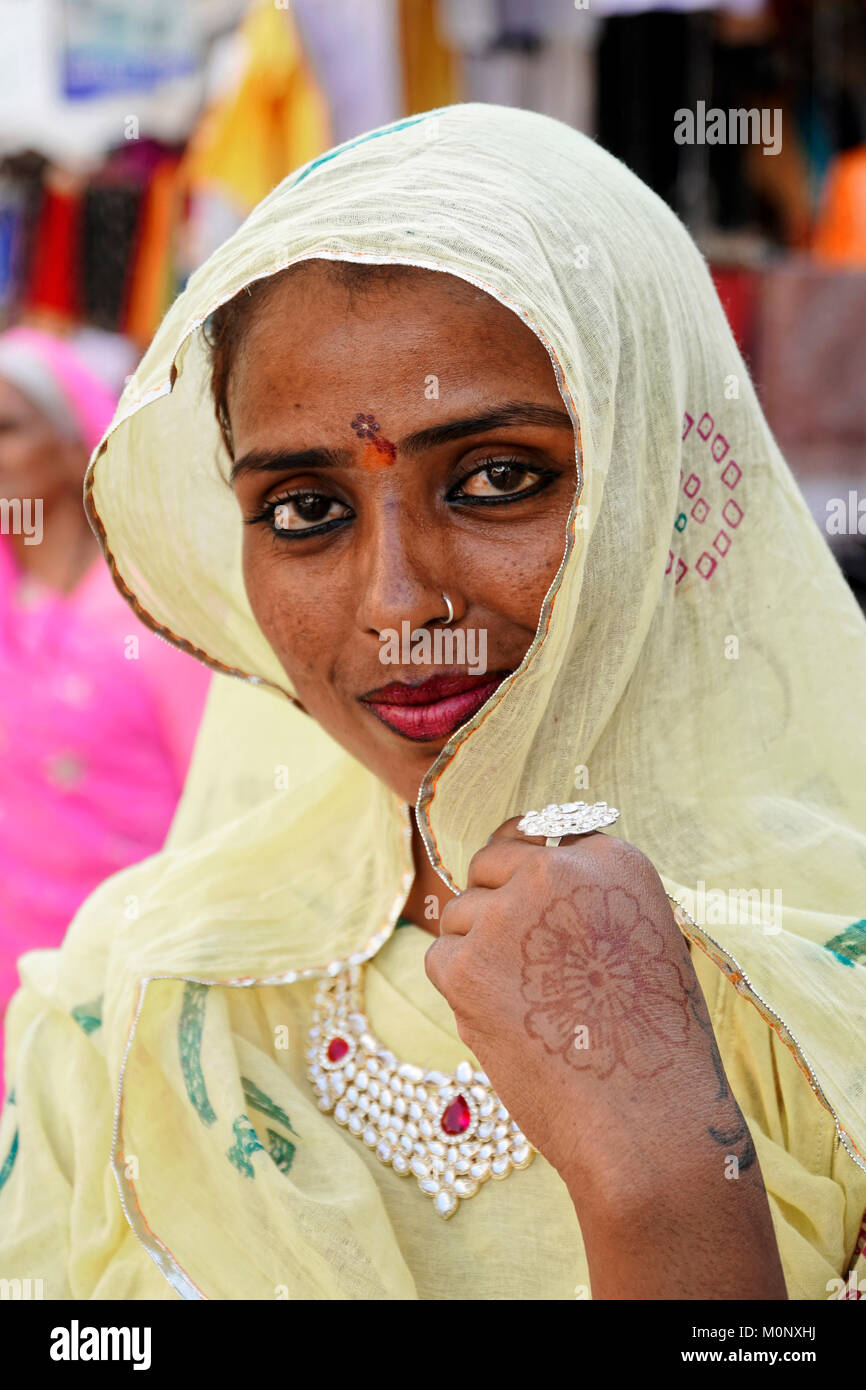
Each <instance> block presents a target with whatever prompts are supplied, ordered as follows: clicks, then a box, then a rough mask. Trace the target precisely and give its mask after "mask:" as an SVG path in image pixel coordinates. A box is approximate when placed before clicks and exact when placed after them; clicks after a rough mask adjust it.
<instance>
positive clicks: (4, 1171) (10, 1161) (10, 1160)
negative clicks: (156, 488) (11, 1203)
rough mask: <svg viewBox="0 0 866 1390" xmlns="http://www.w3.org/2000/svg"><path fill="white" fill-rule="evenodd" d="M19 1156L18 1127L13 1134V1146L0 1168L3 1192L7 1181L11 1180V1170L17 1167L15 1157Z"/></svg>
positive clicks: (0, 1186) (0, 1188)
mask: <svg viewBox="0 0 866 1390" xmlns="http://www.w3.org/2000/svg"><path fill="white" fill-rule="evenodd" d="M17 1156H18V1131H17V1129H16V1131H15V1133H14V1135H13V1136H12V1144H11V1147H10V1149H9V1152H8V1154H7V1155H6V1157H5V1158H4V1160H3V1167H2V1168H0V1192H2V1190H3V1188H4V1186H5V1185H6V1183H7V1182H8V1181H9V1176H10V1174H11V1172H12V1169H13V1168H14V1167H15V1159H16V1158H17Z"/></svg>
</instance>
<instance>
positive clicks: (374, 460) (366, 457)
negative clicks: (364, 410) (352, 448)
mask: <svg viewBox="0 0 866 1390" xmlns="http://www.w3.org/2000/svg"><path fill="white" fill-rule="evenodd" d="M351 423H352V429H353V430H354V431H355V433H356V435H357V436H358V438H359V439H364V440H366V441H367V442H366V447H365V449H364V452H363V454H362V455H361V463H362V464H363V466H364V467H365V468H387V467H388V465H389V464H392V463H393V462H394V461H395V459H396V458H397V445H396V444H392V443H391V441H390V439H383V438H380V437H379V435H378V431H379V430H380V429H381V426H380V425H379V423H378V421H377V420H376V417H375V415H356V416H355V418H354V420H353V421H352V422H351Z"/></svg>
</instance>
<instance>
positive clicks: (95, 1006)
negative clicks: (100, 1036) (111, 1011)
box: [70, 994, 102, 1033]
mask: <svg viewBox="0 0 866 1390" xmlns="http://www.w3.org/2000/svg"><path fill="white" fill-rule="evenodd" d="M70 1013H71V1015H72V1017H73V1018H74V1019H75V1022H76V1023H77V1024H78V1025H79V1027H80V1028H83V1029H84V1031H85V1033H94V1032H95V1031H96V1029H97V1028H101V1027H102V995H101V994H100V996H99V998H98V999H94V1000H92V1001H91V1002H90V1003H89V1004H77V1005H76V1006H75V1008H74V1009H70Z"/></svg>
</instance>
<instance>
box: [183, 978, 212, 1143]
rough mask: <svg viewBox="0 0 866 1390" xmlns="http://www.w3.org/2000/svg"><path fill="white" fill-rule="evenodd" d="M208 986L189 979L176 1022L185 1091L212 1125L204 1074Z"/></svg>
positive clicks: (206, 1121) (200, 1113)
mask: <svg viewBox="0 0 866 1390" xmlns="http://www.w3.org/2000/svg"><path fill="white" fill-rule="evenodd" d="M207 991H208V986H207V985H200V984H197V983H196V982H195V981H194V980H187V982H186V988H185V989H184V992H183V1007H182V1008H181V1012H180V1021H179V1022H178V1025H177V1042H178V1050H179V1052H180V1069H181V1072H182V1074H183V1083H184V1085H185V1086H186V1093H187V1095H188V1096H189V1098H190V1100H191V1101H192V1104H193V1107H194V1109H195V1111H196V1114H197V1115H198V1117H199V1119H200V1120H201V1121H202V1123H203V1124H206V1125H212V1124H213V1122H214V1120H215V1119H216V1113H215V1111H214V1109H213V1106H212V1105H211V1103H210V1101H209V1100H208V1094H207V1087H206V1086H205V1084H204V1073H203V1072H202V1069H201V1035H202V1032H203V1030H204V1012H205V1007H206V1005H207Z"/></svg>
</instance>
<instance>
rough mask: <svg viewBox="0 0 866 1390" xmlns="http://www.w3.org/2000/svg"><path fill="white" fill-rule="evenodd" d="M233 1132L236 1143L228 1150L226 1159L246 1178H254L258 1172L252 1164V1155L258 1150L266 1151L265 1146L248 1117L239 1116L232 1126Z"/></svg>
mask: <svg viewBox="0 0 866 1390" xmlns="http://www.w3.org/2000/svg"><path fill="white" fill-rule="evenodd" d="M232 1132H233V1133H234V1136H235V1142H234V1144H232V1146H231V1148H230V1149H228V1150H227V1152H226V1158H227V1159H228V1161H229V1163H232V1164H234V1166H235V1168H237V1170H238V1172H239V1173H242V1174H243V1176H244V1177H245V1178H254V1177H255V1175H256V1171H255V1169H254V1168H253V1165H252V1164H251V1163H250V1154H254V1153H255V1152H256V1150H257V1149H261V1150H262V1151H264V1147H265V1146H264V1144H263V1143H262V1141H261V1140H260V1139H259V1136H258V1135H257V1134H256V1132H255V1130H254V1129H253V1126H252V1123H251V1122H250V1120H249V1118H248V1116H246V1115H238V1117H237V1119H236V1120H235V1122H234V1124H233V1125H232Z"/></svg>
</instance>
